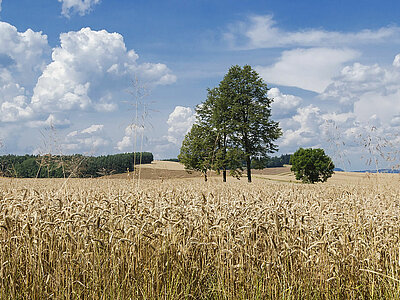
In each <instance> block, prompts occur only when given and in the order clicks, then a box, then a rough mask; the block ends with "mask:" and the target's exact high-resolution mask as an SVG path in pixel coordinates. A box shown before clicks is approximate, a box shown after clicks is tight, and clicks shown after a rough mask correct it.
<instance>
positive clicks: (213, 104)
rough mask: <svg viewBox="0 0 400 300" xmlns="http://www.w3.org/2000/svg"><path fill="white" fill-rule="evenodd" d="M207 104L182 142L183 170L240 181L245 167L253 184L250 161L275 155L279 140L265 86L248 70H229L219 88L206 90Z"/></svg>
mask: <svg viewBox="0 0 400 300" xmlns="http://www.w3.org/2000/svg"><path fill="white" fill-rule="evenodd" d="M207 91H208V93H207V99H206V100H205V101H204V102H203V103H201V104H200V105H198V106H197V107H196V122H195V124H194V125H193V126H192V128H191V130H190V132H188V134H187V135H186V136H185V139H184V140H183V142H182V147H181V151H180V154H179V156H178V158H179V160H180V162H182V163H183V164H184V165H185V167H186V169H189V170H196V171H200V172H202V173H203V174H204V178H205V180H207V171H208V170H216V171H217V172H222V177H223V181H224V182H225V181H226V175H227V171H229V172H230V174H231V175H233V176H236V177H238V178H239V177H240V176H241V173H242V171H243V162H244V165H245V168H246V171H247V172H246V173H247V179H248V181H249V182H251V168H252V161H253V166H254V162H257V160H258V162H260V163H261V164H262V163H263V162H264V161H263V160H265V159H266V158H267V155H268V154H269V153H273V152H275V151H277V150H278V146H277V145H276V144H274V141H275V140H276V139H278V138H279V137H280V136H281V135H282V131H281V129H280V128H279V123H278V122H275V121H273V120H272V119H271V108H270V106H271V103H272V101H273V99H270V98H268V96H267V92H268V87H267V84H266V83H265V82H264V81H263V80H262V78H261V77H260V76H259V75H258V74H257V72H256V71H254V70H253V69H252V68H251V67H250V66H248V65H246V66H244V67H240V66H237V65H236V66H232V67H231V68H230V69H229V71H228V73H227V74H226V75H225V76H224V78H223V80H222V81H221V82H220V84H219V86H218V87H215V88H213V89H208V90H207Z"/></svg>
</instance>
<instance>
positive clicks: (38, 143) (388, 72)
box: [0, 0, 400, 170]
mask: <svg viewBox="0 0 400 300" xmlns="http://www.w3.org/2000/svg"><path fill="white" fill-rule="evenodd" d="M0 5H1V11H0V121H1V123H0V124H1V125H0V140H1V143H2V147H1V149H0V151H1V152H2V153H3V154H5V153H17V154H23V153H48V152H52V153H55V154H58V153H65V154H68V153H85V154H90V155H100V154H108V153H118V152H128V151H129V152H131V151H133V149H136V150H138V151H139V150H140V149H142V150H146V151H151V152H153V153H154V155H155V157H157V158H170V157H176V156H177V154H178V153H179V147H180V143H181V141H182V139H183V137H184V135H185V133H186V132H187V131H188V130H189V129H190V126H191V124H192V123H193V121H194V108H195V106H196V105H197V104H199V103H200V102H202V101H203V100H204V99H205V98H206V93H207V92H206V89H207V88H212V87H214V86H217V85H218V83H219V81H221V80H222V78H223V76H224V74H225V73H226V72H227V71H228V69H229V67H230V66H232V65H235V64H239V65H244V64H249V65H251V66H252V67H254V68H255V69H256V70H257V71H258V72H259V74H260V75H261V76H262V77H263V79H264V80H265V81H266V82H267V84H268V86H269V87H270V88H271V89H270V92H269V93H270V97H272V98H274V103H273V105H272V114H273V118H274V120H277V121H279V122H280V124H281V127H282V129H283V132H284V135H283V137H282V138H281V139H279V141H278V145H279V147H280V152H279V153H293V152H294V151H295V150H296V149H297V148H299V147H322V148H324V149H325V150H326V152H328V153H329V154H330V155H331V156H332V157H333V159H334V161H335V163H336V165H337V166H339V167H342V168H344V169H346V170H355V169H365V168H375V167H376V165H378V167H387V166H394V165H396V164H397V163H398V162H399V161H400V157H399V155H398V153H397V150H396V149H398V148H399V147H398V146H399V143H400V138H399V136H398V132H399V129H400V55H398V54H399V53H400V24H398V23H399V17H400V16H399V15H400V13H399V12H400V7H399V6H400V3H398V1H379V2H378V1H254V0H253V1H250V0H248V1H246V0H241V1H239V0H237V1H236V0H229V1H228V0H219V1H215V0H214V1H211V0H199V1H194V0H193V1H189V0H187V1H183V0H180V1H178V0H174V1H172V0H164V1H149V0H148V1H132V0H130V1H128V0H118V1H111V0H37V1H31V0H12V1H11V0H2V1H1V0H0ZM133 82H137V84H136V87H139V89H138V88H135V86H134V84H133ZM138 91H139V92H141V95H143V96H141V95H139V96H138V95H137V94H135V93H136V92H138ZM137 101H139V102H140V103H144V104H145V107H146V110H144V108H143V107H144V106H143V105H140V106H139V109H138V119H137V120H136V106H135V103H136V102H137ZM135 132H136V141H137V144H136V148H134V147H135V146H134V144H135V142H134V140H135ZM142 140H143V143H142ZM378 157H380V160H379V161H376V159H378ZM388 159H392V160H391V161H390V162H384V161H387V160H388Z"/></svg>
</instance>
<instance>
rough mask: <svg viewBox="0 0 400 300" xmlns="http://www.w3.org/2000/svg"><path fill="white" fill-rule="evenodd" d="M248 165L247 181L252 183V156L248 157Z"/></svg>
mask: <svg viewBox="0 0 400 300" xmlns="http://www.w3.org/2000/svg"><path fill="white" fill-rule="evenodd" d="M246 165H247V181H248V182H251V159H250V156H247V157H246Z"/></svg>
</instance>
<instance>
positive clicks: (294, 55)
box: [256, 48, 358, 93]
mask: <svg viewBox="0 0 400 300" xmlns="http://www.w3.org/2000/svg"><path fill="white" fill-rule="evenodd" d="M357 56H358V53H357V52H356V51H354V50H349V49H329V48H311V49H294V50H288V51H284V52H283V53H282V56H281V57H280V59H279V61H278V62H277V63H275V64H274V65H273V66H267V67H262V66H258V67H256V69H257V71H258V72H259V74H260V75H261V76H262V77H263V78H264V80H265V81H267V82H269V83H274V84H278V85H286V86H295V87H299V88H302V89H305V90H310V91H315V92H318V93H321V92H323V91H324V90H325V88H326V87H327V86H328V85H329V84H330V83H331V82H332V79H333V77H334V76H336V75H337V74H338V73H339V72H340V70H341V68H342V67H343V64H344V63H346V62H348V61H350V60H353V59H354V58H356V57H357Z"/></svg>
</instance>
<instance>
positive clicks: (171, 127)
mask: <svg viewBox="0 0 400 300" xmlns="http://www.w3.org/2000/svg"><path fill="white" fill-rule="evenodd" d="M195 120H196V117H195V115H194V112H193V110H192V109H191V108H190V107H183V106H176V107H175V109H174V111H173V112H172V113H171V114H170V115H169V117H168V120H167V124H168V135H167V139H168V141H169V142H170V143H173V144H175V145H180V144H181V143H182V140H183V138H184V136H185V134H186V133H187V132H188V131H189V130H190V128H191V127H192V125H193V123H194V121H195Z"/></svg>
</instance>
